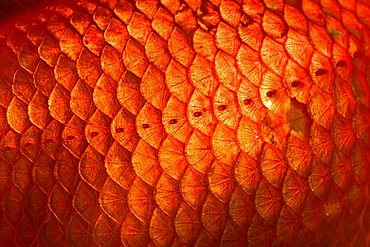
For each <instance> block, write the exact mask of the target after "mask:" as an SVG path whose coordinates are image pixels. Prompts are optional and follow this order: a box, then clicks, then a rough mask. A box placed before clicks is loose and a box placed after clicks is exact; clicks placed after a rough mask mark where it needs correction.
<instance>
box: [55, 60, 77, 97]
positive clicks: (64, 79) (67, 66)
mask: <svg viewBox="0 0 370 247" xmlns="http://www.w3.org/2000/svg"><path fill="white" fill-rule="evenodd" d="M54 74H55V80H56V81H57V82H59V83H60V84H61V85H62V86H64V87H65V88H66V89H67V90H68V91H71V90H72V89H73V87H74V86H75V84H76V83H77V80H78V79H79V77H78V75H77V70H76V62H75V61H73V60H71V59H70V58H68V57H67V56H66V55H64V54H61V55H60V56H59V58H58V61H57V64H56V66H55V68H54Z"/></svg>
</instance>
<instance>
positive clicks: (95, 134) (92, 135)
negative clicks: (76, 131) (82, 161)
mask: <svg viewBox="0 0 370 247" xmlns="http://www.w3.org/2000/svg"><path fill="white" fill-rule="evenodd" d="M97 135H98V132H96V131H94V132H91V133H90V136H91V137H95V136H97Z"/></svg>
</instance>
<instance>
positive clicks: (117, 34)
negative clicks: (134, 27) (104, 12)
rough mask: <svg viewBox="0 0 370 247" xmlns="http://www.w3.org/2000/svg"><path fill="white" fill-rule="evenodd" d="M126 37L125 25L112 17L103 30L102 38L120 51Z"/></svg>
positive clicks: (127, 36)
mask: <svg viewBox="0 0 370 247" xmlns="http://www.w3.org/2000/svg"><path fill="white" fill-rule="evenodd" d="M128 39H129V34H128V31H127V27H126V25H124V24H123V23H122V22H120V21H119V20H117V19H116V18H114V17H113V18H112V19H111V20H110V21H109V24H108V26H107V29H106V30H105V32H104V40H106V41H107V43H108V44H110V45H111V46H113V47H114V48H115V49H117V50H118V51H119V52H120V53H122V52H123V50H124V49H125V46H126V44H127V41H128Z"/></svg>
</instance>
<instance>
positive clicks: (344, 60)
mask: <svg viewBox="0 0 370 247" xmlns="http://www.w3.org/2000/svg"><path fill="white" fill-rule="evenodd" d="M333 63H334V67H335V76H336V79H342V80H344V81H349V80H350V76H351V71H352V63H351V57H350V55H349V54H348V53H347V50H346V49H345V48H343V47H341V46H339V45H337V44H334V45H333Z"/></svg>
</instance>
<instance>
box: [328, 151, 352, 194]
mask: <svg viewBox="0 0 370 247" xmlns="http://www.w3.org/2000/svg"><path fill="white" fill-rule="evenodd" d="M331 176H332V179H333V181H334V183H335V184H336V185H338V187H339V188H340V189H341V190H342V191H343V192H347V191H348V188H349V186H350V185H351V183H352V180H353V179H354V177H353V169H352V165H351V159H350V157H349V156H347V155H346V154H345V153H343V152H341V151H340V150H335V151H334V154H333V159H332V164H331Z"/></svg>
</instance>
